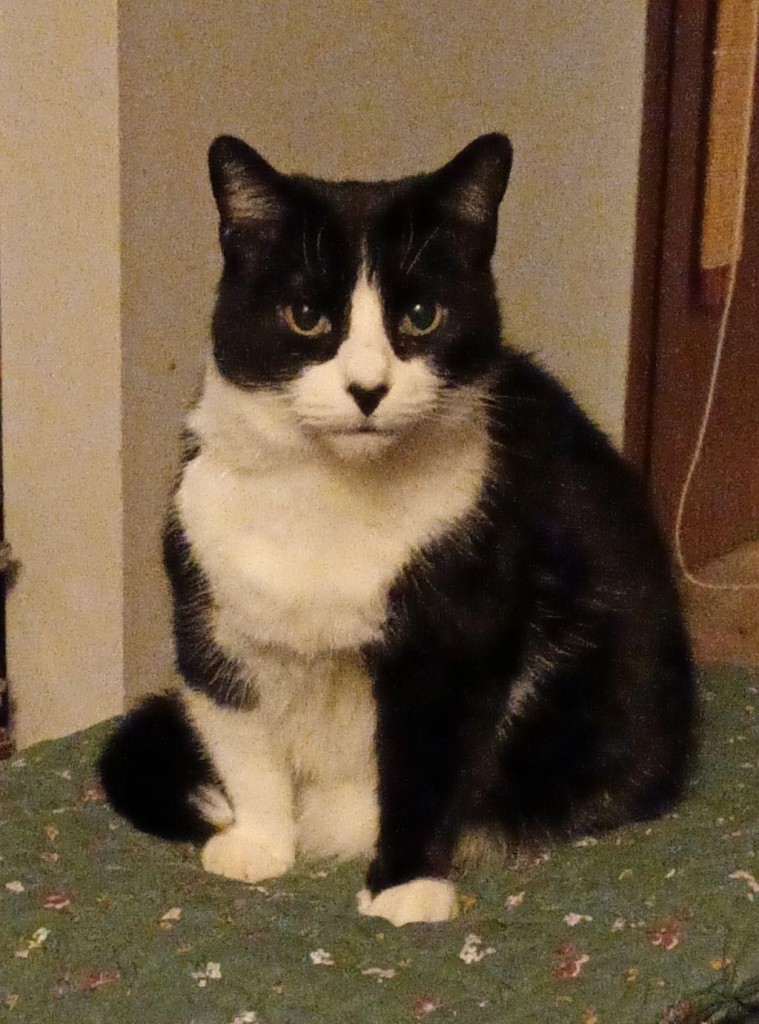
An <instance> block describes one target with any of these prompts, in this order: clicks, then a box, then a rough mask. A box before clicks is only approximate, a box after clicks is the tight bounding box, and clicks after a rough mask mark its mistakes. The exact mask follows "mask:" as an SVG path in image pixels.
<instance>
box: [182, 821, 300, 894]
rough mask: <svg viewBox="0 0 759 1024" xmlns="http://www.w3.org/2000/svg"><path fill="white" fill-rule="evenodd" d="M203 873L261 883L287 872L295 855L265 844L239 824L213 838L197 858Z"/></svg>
mask: <svg viewBox="0 0 759 1024" xmlns="http://www.w3.org/2000/svg"><path fill="white" fill-rule="evenodd" d="M200 860H201V863H202V864H203V867H204V868H205V869H206V871H210V872H211V873H212V874H214V875H224V876H225V877H226V878H235V879H237V880H238V881H240V882H261V881H263V879H265V878H277V877H278V876H279V875H283V874H284V873H285V872H286V871H289V870H290V868H291V867H292V866H293V864H294V862H295V856H294V852H293V851H292V850H291V849H290V848H289V847H288V846H287V845H285V844H274V843H271V844H269V843H267V842H266V840H265V839H263V838H262V837H261V836H260V835H258V834H257V833H256V832H253V831H251V830H249V829H245V828H243V827H242V826H240V825H232V826H231V827H230V828H227V829H225V830H224V831H223V832H219V833H218V834H217V835H215V836H212V837H211V838H210V839H209V840H208V842H207V843H206V845H205V846H204V847H203V852H202V854H201V856H200Z"/></svg>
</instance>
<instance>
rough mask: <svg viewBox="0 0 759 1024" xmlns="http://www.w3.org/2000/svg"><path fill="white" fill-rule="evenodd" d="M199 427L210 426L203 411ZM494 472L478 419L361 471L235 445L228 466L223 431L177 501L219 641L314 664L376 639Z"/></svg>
mask: <svg viewBox="0 0 759 1024" xmlns="http://www.w3.org/2000/svg"><path fill="white" fill-rule="evenodd" d="M249 400H250V401H251V402H255V400H256V399H255V397H253V396H251V398H250V399H249ZM262 401H271V399H270V397H269V398H266V399H263V398H262ZM195 421H196V422H195V425H196V426H198V425H199V426H201V428H202V425H203V422H204V416H203V412H202V403H201V409H200V411H199V414H196V416H195ZM199 432H200V431H199ZM486 462H487V439H486V434H485V430H484V428H483V424H482V422H481V420H480V419H479V418H478V417H477V416H474V417H459V418H457V420H456V422H455V423H452V424H450V423H449V424H447V425H446V426H444V427H443V428H441V427H440V426H439V425H435V428H434V429H433V428H432V427H431V426H430V427H428V428H426V429H421V430H419V431H417V432H416V434H415V435H413V437H411V438H410V439H408V440H407V441H405V442H402V447H401V449H400V450H399V451H398V452H391V453H388V454H387V455H385V456H384V457H383V458H382V459H378V460H374V461H372V462H370V463H368V464H364V465H361V466H346V465H344V464H341V463H339V462H336V461H335V460H334V459H329V458H327V457H321V456H320V454H319V451H318V449H317V448H314V447H310V446H306V447H305V448H303V449H301V450H299V451H297V452H296V451H294V450H289V451H288V452H287V454H286V455H285V454H282V453H280V456H279V457H275V455H274V454H270V456H269V457H262V458H255V459H250V460H248V461H247V463H246V464H242V460H241V459H240V457H239V446H238V447H237V454H236V455H235V456H234V457H231V452H230V451H228V450H227V449H226V448H225V447H224V446H223V445H221V444H219V443H218V434H217V436H216V437H214V438H213V440H212V443H210V444H208V445H207V446H205V447H204V448H203V450H202V451H201V454H200V455H199V456H198V457H197V458H196V459H195V460H194V461H193V462H191V463H190V464H189V465H188V466H187V468H186V471H185V473H184V477H183V480H182V483H181V486H180V488H179V492H178V494H177V509H178V512H179V517H180V519H181V522H182V525H183V526H184V529H185V530H186V533H187V536H188V539H189V541H190V543H191V545H192V549H193V552H194V554H195V557H196V558H197V559H198V561H199V563H200V565H201V567H202V569H203V572H204V573H205V575H206V577H207V578H208V581H209V583H210V586H211V589H212V593H213V598H214V605H215V608H216V609H217V618H216V631H217V637H216V639H217V641H218V642H219V643H220V644H221V646H222V647H223V648H224V649H225V650H227V651H228V653H230V654H232V655H234V656H236V657H240V656H243V657H244V659H245V660H248V656H249V655H251V654H253V648H256V647H260V646H261V645H264V646H269V645H273V646H276V647H284V648H289V649H290V650H291V651H294V652H297V653H298V654H301V655H306V656H310V655H316V654H319V653H326V652H328V651H337V650H345V649H350V648H354V649H355V648H356V647H358V646H360V645H361V644H364V643H366V642H367V641H370V640H372V639H374V638H376V637H377V636H378V634H379V631H380V629H381V626H382V623H383V621H384V618H385V613H386V600H387V593H388V588H389V586H390V585H391V583H392V581H393V580H394V578H395V577H396V576H397V574H398V572H399V571H400V570H401V569H402V568H403V566H404V565H405V564H406V563H407V562H408V560H409V558H410V557H411V556H412V554H413V553H414V552H415V551H416V550H418V549H419V548H420V547H422V546H423V545H424V544H426V543H428V542H429V541H431V540H433V539H434V538H436V537H438V536H440V535H441V534H443V533H444V532H446V531H447V530H448V529H449V528H450V527H451V526H452V525H453V524H454V523H455V522H456V521H458V520H459V519H461V517H463V516H464V515H466V514H467V513H468V512H469V511H470V510H471V509H472V507H473V506H474V503H475V502H476V499H477V496H478V494H479V492H480V489H481V486H482V479H483V475H484V473H485V469H486Z"/></svg>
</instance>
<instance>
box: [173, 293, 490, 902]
mask: <svg viewBox="0 0 759 1024" xmlns="http://www.w3.org/2000/svg"><path fill="white" fill-rule="evenodd" d="M379 302H380V300H379V296H378V295H377V293H376V291H375V290H374V289H373V288H372V286H371V285H370V284H369V282H368V281H367V280H366V277H365V275H362V276H361V277H360V278H359V282H358V284H357V287H356V291H355V294H354V298H353V307H352V315H351V323H350V330H349V334H348V338H347V339H346V341H345V342H344V343H343V345H342V346H341V347H340V349H339V351H338V352H337V355H336V356H335V357H334V358H333V359H331V360H330V361H328V362H327V363H324V364H320V365H317V366H312V367H309V368H307V369H306V370H304V371H303V373H301V375H300V376H299V377H298V379H297V380H296V381H295V382H294V383H293V384H292V385H290V386H289V387H287V388H284V389H280V390H273V389H272V390H266V389H256V390H243V389H240V388H237V387H235V386H234V385H232V384H230V383H229V382H227V381H225V380H224V379H223V378H222V377H221V376H220V375H219V373H218V371H217V370H216V369H215V366H214V365H213V364H212V365H211V366H209V369H208V372H207V376H206V382H205V389H204V393H203V396H202V398H201V401H200V403H199V405H198V407H197V408H196V410H195V411H194V412H193V414H192V415H191V417H190V421H189V425H190V428H191V429H192V430H193V431H194V432H195V433H196V434H197V435H198V436H199V438H200V441H201V451H200V454H199V455H198V456H197V457H196V458H195V459H194V460H193V461H192V462H190V463H189V464H188V466H187V467H186V469H185V472H184V474H183V478H182V481H181V484H180V487H179V490H178V493H177V497H176V504H177V512H178V515H179V519H180V521H181V523H182V525H183V527H184V529H185V531H186V533H187V537H188V539H189V541H190V544H191V546H192V549H193V552H194V555H195V557H196V558H197V559H198V561H199V563H200V565H201V567H202V569H203V572H204V574H205V576H206V577H207V579H208V582H209V585H210V588H211V593H212V598H213V607H214V622H213V628H214V639H215V641H216V643H217V644H218V645H219V646H220V647H221V649H222V650H223V651H224V653H225V654H226V655H227V656H228V657H230V658H233V659H235V660H236V661H237V663H238V664H240V665H241V666H242V668H243V670H244V671H245V673H246V674H247V675H248V676H249V677H250V679H251V680H252V681H253V683H254V685H255V690H256V691H257V693H258V695H259V705H258V707H257V708H256V710H255V711H237V710H235V711H227V710H224V709H220V708H217V707H215V706H214V705H213V704H212V703H211V702H210V701H208V700H206V699H205V698H202V697H198V696H196V695H191V696H190V698H188V703H189V707H190V712H191V714H192V717H193V720H194V721H195V724H196V725H197V727H198V729H199V731H200V732H201V734H202V736H203V737H204V740H205V742H206V745H207V747H208V749H209V752H210V755H211V757H212V759H213V761H214V763H215V764H216V766H217V768H218V770H219V772H220V775H221V778H222V779H223V782H224V787H225V789H226V792H227V795H228V797H229V802H230V803H231V805H232V808H233V810H234V825H232V826H231V827H228V828H227V830H226V831H224V832H221V833H220V834H219V835H218V836H215V837H214V838H213V839H212V840H211V841H210V843H209V844H208V845H207V847H206V850H205V852H204V863H205V864H206V866H208V867H209V869H210V870H215V871H220V872H221V873H223V874H230V875H232V877H245V878H246V879H247V880H251V878H252V877H253V876H258V877H263V875H262V872H266V871H269V872H271V873H279V872H280V871H284V870H286V869H287V867H288V866H289V865H290V864H292V861H293V857H294V853H295V848H296V846H297V847H298V848H299V849H300V850H302V851H303V852H305V853H308V854H311V855H325V854H330V855H332V854H334V855H338V856H355V855H356V854H364V853H369V852H370V851H371V849H372V847H373V845H374V842H375V840H376V834H377V817H378V815H377V806H376V796H375V790H376V767H375V762H374V753H373V734H374V704H373V699H372V695H371V688H370V682H369V680H368V678H367V676H366V673H365V671H364V668H363V663H362V660H361V656H360V653H359V649H360V647H361V645H363V644H366V643H367V642H369V641H372V640H376V639H377V638H379V636H380V634H381V629H382V625H383V622H384V619H385V615H386V601H387V594H388V589H389V587H390V585H391V584H392V582H393V580H394V579H395V578H396V576H397V574H398V573H399V571H400V570H401V569H402V568H403V566H404V565H405V564H406V563H407V562H408V560H409V559H410V558H411V557H412V555H413V554H414V553H415V552H416V551H418V550H419V549H420V548H421V547H422V546H424V545H425V544H427V543H428V542H430V541H432V540H433V539H435V538H436V537H438V536H440V535H441V534H442V533H443V532H445V531H447V530H448V529H449V528H450V527H451V526H452V525H453V524H455V523H456V522H457V521H459V520H461V519H462V518H463V517H464V516H466V515H467V514H468V513H469V512H470V511H471V510H472V509H473V508H474V506H475V503H476V500H477V497H478V495H479V492H480V489H481V486H482V481H483V477H484V474H485V472H486V465H487V458H488V442H487V435H486V431H485V427H484V419H483V412H482V407H481V403H480V401H479V396H478V395H477V394H476V393H474V392H468V391H466V390H462V391H460V392H458V393H457V397H456V400H455V401H450V400H448V401H445V402H442V401H441V395H440V386H439V382H438V380H437V378H436V377H435V375H434V374H433V373H432V371H431V370H430V369H429V368H428V367H427V365H426V364H425V363H424V361H423V360H421V359H416V360H409V361H407V362H402V361H401V360H398V359H397V357H396V356H395V354H394V353H393V351H392V348H391V346H390V344H389V342H388V340H387V338H386V336H385V333H384V327H383V324H382V315H381V307H380V305H379ZM351 383H357V384H359V385H360V386H363V387H374V386H376V385H377V384H385V385H386V386H387V387H388V388H389V391H388V393H387V395H386V396H385V397H384V398H383V400H382V402H381V403H380V404H379V406H378V408H377V409H376V411H375V412H374V413H373V415H372V417H371V420H372V422H373V423H376V426H377V429H378V431H379V433H377V434H363V433H362V434H357V433H351V431H355V430H356V429H357V428H358V427H360V426H361V425H362V424H365V423H366V418H365V417H364V416H363V414H362V413H361V412H360V411H359V409H358V408H357V406H356V403H355V402H354V401H353V399H352V398H351V397H350V396H349V395H348V393H347V390H346V388H347V387H348V386H349V384H351ZM215 813H216V814H217V817H218V815H219V812H218V810H217V811H216V812H215ZM222 816H223V815H222ZM404 906H405V903H404ZM425 906H426V904H425ZM424 912H425V913H426V912H427V911H424ZM429 912H430V913H432V912H436V911H434V908H433V910H432V911H429ZM398 913H399V914H401V912H400V911H399V912H398ZM404 913H405V911H404ZM425 919H432V918H425Z"/></svg>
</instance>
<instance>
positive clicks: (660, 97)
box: [624, 0, 676, 478]
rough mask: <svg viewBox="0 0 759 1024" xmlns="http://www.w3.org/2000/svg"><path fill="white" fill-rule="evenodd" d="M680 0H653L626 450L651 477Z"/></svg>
mask: <svg viewBox="0 0 759 1024" xmlns="http://www.w3.org/2000/svg"><path fill="white" fill-rule="evenodd" d="M675 8H676V0H649V4H648V12H647V18H646V54H645V74H644V82H643V120H642V127H641V144H640V157H639V163H638V204H637V215H636V216H637V227H636V239H635V261H634V269H633V298H632V312H631V319H630V349H629V362H628V375H627V395H626V405H625V431H624V452H625V455H626V456H627V458H628V459H629V460H630V461H631V462H632V463H633V464H634V465H635V466H636V467H637V468H638V470H639V471H640V473H641V474H642V475H643V476H644V477H646V478H647V477H648V474H649V463H650V448H651V436H650V435H651V419H652V410H653V390H654V358H655V351H656V332H657V321H658V304H659V273H660V266H661V251H662V239H663V234H664V198H665V190H666V183H667V156H668V137H669V121H670V116H671V110H670V106H671V104H670V101H671V84H672V83H671V78H672V56H673V50H674V32H675V14H676V10H675Z"/></svg>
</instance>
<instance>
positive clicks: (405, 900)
mask: <svg viewBox="0 0 759 1024" xmlns="http://www.w3.org/2000/svg"><path fill="white" fill-rule="evenodd" d="M356 904H357V906H358V912H359V913H360V914H364V915H365V916H366V917H383V918H385V920H387V921H390V923H391V924H394V925H395V926H396V928H400V927H401V926H402V925H404V924H414V923H418V922H423V921H426V922H439V921H451V920H453V918H454V917H457V916H458V900H457V898H456V889H455V887H454V885H453V882H449V881H448V880H447V879H445V878H416V879H414V881H413V882H405V883H404V884H403V885H395V886H393V887H392V888H391V889H384V890H383V891H382V892H381V893H378V894H377V896H375V897H374V898H372V896H371V894H370V893H369V892H368V890H366V889H362V890H361V892H360V893H358V895H357V897H356Z"/></svg>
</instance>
